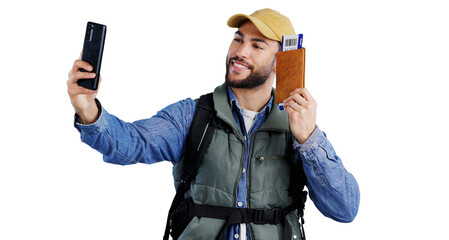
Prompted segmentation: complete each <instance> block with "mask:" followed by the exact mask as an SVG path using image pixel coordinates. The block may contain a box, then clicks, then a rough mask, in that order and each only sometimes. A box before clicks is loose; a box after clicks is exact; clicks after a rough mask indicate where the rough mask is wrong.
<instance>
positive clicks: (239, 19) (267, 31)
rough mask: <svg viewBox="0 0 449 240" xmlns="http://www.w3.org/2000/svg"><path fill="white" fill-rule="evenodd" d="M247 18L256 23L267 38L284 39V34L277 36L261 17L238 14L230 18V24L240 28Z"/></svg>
mask: <svg viewBox="0 0 449 240" xmlns="http://www.w3.org/2000/svg"><path fill="white" fill-rule="evenodd" d="M247 20H250V21H251V22H252V23H254V25H255V26H256V27H257V29H259V31H260V32H261V33H262V34H263V35H264V36H265V37H267V38H269V39H272V40H275V41H279V42H281V41H282V36H280V37H279V36H277V35H276V34H275V33H274V32H273V30H271V28H270V27H268V26H267V25H266V24H265V23H264V22H262V21H260V20H259V19H257V18H255V17H252V16H248V15H245V14H236V15H234V16H232V17H230V18H229V19H228V26H229V27H232V28H239V27H240V26H241V25H242V24H243V23H244V22H246V21H247Z"/></svg>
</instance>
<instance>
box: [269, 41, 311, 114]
mask: <svg viewBox="0 0 449 240" xmlns="http://www.w3.org/2000/svg"><path fill="white" fill-rule="evenodd" d="M302 38H303V35H302V34H298V35H288V36H283V37H282V51H281V52H278V53H277V54H276V95H275V99H274V101H275V103H277V104H278V105H279V107H280V108H281V110H282V109H283V101H284V100H285V99H287V98H288V97H290V93H291V92H293V91H294V90H295V89H297V88H304V87H305V84H304V77H305V61H306V50H305V48H303V47H302Z"/></svg>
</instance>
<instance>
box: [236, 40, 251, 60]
mask: <svg viewBox="0 0 449 240" xmlns="http://www.w3.org/2000/svg"><path fill="white" fill-rule="evenodd" d="M250 53H251V48H250V44H248V43H243V44H241V45H240V46H239V47H238V48H237V51H236V52H235V54H236V55H237V56H238V57H239V58H248V57H249V56H250Z"/></svg>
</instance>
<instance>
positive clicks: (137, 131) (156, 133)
mask: <svg viewBox="0 0 449 240" xmlns="http://www.w3.org/2000/svg"><path fill="white" fill-rule="evenodd" d="M99 106H100V111H101V112H100V117H99V119H98V120H97V121H96V122H95V123H93V124H89V125H83V124H81V123H80V122H78V121H76V120H75V127H76V128H77V129H78V131H79V132H80V135H81V140H82V141H83V142H84V143H86V144H87V145H89V146H90V147H92V148H94V149H96V150H97V151H99V152H100V153H101V154H103V160H104V161H105V162H108V163H114V164H120V165H128V164H134V163H138V162H140V163H147V164H151V163H155V162H160V161H164V160H165V161H171V162H172V163H173V164H175V163H177V161H179V159H180V157H181V155H182V152H183V147H184V143H185V140H186V136H187V133H188V131H189V128H190V124H191V122H192V115H193V113H194V109H195V101H194V100H192V99H185V100H182V101H179V102H177V103H174V104H172V105H169V106H167V107H166V108H164V109H162V110H161V111H159V112H158V113H157V114H156V115H154V116H153V117H151V118H148V119H143V120H139V121H135V122H132V123H128V122H125V121H122V120H120V119H119V118H117V117H116V116H114V115H112V114H109V113H108V112H107V111H106V110H105V109H104V108H103V107H101V104H99Z"/></svg>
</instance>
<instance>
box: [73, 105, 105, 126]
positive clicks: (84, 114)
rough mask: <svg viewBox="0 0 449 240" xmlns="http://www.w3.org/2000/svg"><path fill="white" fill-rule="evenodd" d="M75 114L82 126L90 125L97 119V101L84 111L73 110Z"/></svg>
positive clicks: (98, 113) (98, 112)
mask: <svg viewBox="0 0 449 240" xmlns="http://www.w3.org/2000/svg"><path fill="white" fill-rule="evenodd" d="M75 113H76V114H78V116H79V117H80V120H81V122H82V124H85V125H87V124H92V123H94V122H96V121H97V120H98V118H99V115H100V111H99V106H98V103H97V100H96V99H95V101H94V102H92V103H91V104H89V105H88V106H87V108H86V109H82V110H81V109H75Z"/></svg>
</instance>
